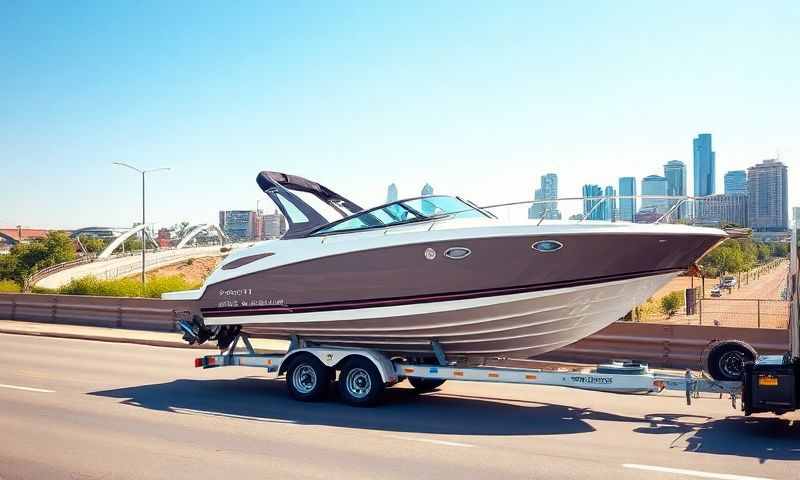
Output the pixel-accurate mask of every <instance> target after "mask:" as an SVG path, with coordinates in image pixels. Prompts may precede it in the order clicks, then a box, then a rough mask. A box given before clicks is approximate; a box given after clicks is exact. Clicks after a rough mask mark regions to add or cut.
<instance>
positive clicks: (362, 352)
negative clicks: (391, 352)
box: [278, 347, 398, 383]
mask: <svg viewBox="0 0 800 480" xmlns="http://www.w3.org/2000/svg"><path fill="white" fill-rule="evenodd" d="M301 352H307V353H310V354H312V355H314V356H315V357H317V358H318V359H319V361H320V362H322V364H323V365H325V366H326V367H331V368H337V367H338V366H339V365H341V364H342V363H343V362H344V361H345V360H346V359H347V358H349V357H352V356H359V357H364V358H366V359H367V360H369V361H370V362H372V363H373V364H374V365H375V367H376V368H377V369H378V372H380V374H381V379H382V380H383V382H384V383H397V381H398V378H397V374H396V373H395V370H394V365H393V364H392V362H391V360H389V359H388V358H387V357H386V356H385V355H383V354H381V353H380V352H377V351H375V350H369V349H352V348H325V347H305V348H298V349H296V350H292V351H291V352H290V353H289V354H287V355H286V357H285V358H284V359H283V361H282V362H281V366H280V369H279V370H278V375H283V374H284V373H286V366H288V365H289V364H290V362H289V360H290V359H291V358H292V357H294V356H295V355H297V354H299V353H301Z"/></svg>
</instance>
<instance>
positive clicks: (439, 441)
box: [384, 435, 475, 448]
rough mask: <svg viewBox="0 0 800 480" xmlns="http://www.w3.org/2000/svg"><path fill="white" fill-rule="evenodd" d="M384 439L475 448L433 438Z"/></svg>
mask: <svg viewBox="0 0 800 480" xmlns="http://www.w3.org/2000/svg"><path fill="white" fill-rule="evenodd" d="M384 437H386V438H394V439H395V440H408V441H409V442H423V443H433V444H436V445H446V446H448V447H464V448H472V447H474V446H475V445H470V444H469V443H459V442H448V441H445V440H434V439H432V438H416V437H401V436H400V435H384Z"/></svg>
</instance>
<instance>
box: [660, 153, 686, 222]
mask: <svg viewBox="0 0 800 480" xmlns="http://www.w3.org/2000/svg"><path fill="white" fill-rule="evenodd" d="M664 178H666V179H667V195H669V196H671V197H684V196H686V164H685V163H683V162H681V161H680V160H670V161H669V162H667V163H666V164H665V165H664ZM677 202H679V200H669V201H668V202H667V205H668V208H672V206H673V205H675V204H676V203H677ZM672 218H686V206H685V205H683V204H681V205H680V206H679V207H678V208H677V209H676V211H675V212H674V213H673V214H672Z"/></svg>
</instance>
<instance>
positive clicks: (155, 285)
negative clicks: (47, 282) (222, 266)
mask: <svg viewBox="0 0 800 480" xmlns="http://www.w3.org/2000/svg"><path fill="white" fill-rule="evenodd" d="M199 287H200V285H199V284H191V283H189V282H187V281H186V280H184V279H183V278H182V277H180V276H178V275H173V276H168V277H150V278H148V279H147V283H146V284H145V291H144V292H142V282H141V281H140V280H138V279H134V278H117V279H114V280H101V279H99V278H95V277H84V278H79V279H75V280H72V281H71V282H69V283H68V284H66V285H64V286H63V287H61V288H59V289H58V292H57V293H61V294H64V295H96V296H101V297H149V298H160V297H161V294H162V293H164V292H177V291H182V290H191V289H194V288H199Z"/></svg>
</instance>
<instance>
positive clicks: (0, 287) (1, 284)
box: [0, 280, 22, 293]
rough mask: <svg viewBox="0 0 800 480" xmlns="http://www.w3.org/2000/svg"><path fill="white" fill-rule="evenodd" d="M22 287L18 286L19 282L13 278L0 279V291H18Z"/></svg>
mask: <svg viewBox="0 0 800 480" xmlns="http://www.w3.org/2000/svg"><path fill="white" fill-rule="evenodd" d="M21 290H22V289H21V288H20V286H19V283H17V282H15V281H13V280H0V292H3V293H18V292H20V291H21Z"/></svg>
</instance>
